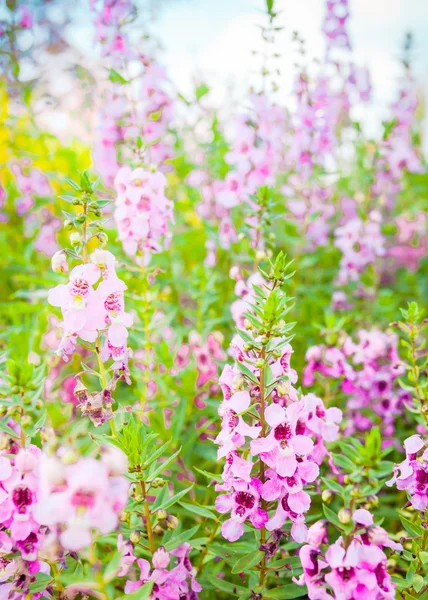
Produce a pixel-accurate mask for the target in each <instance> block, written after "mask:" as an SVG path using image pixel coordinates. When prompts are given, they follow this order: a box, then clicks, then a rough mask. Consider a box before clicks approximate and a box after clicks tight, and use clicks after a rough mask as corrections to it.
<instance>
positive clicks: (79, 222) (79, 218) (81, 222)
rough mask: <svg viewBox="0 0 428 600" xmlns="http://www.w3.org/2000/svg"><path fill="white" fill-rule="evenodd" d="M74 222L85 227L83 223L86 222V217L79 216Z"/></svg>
mask: <svg viewBox="0 0 428 600" xmlns="http://www.w3.org/2000/svg"><path fill="white" fill-rule="evenodd" d="M74 221H75V222H76V223H78V224H79V225H83V223H84V222H85V221H86V215H78V216H77V217H76V218H75V219H74Z"/></svg>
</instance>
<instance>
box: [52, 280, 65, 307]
mask: <svg viewBox="0 0 428 600" xmlns="http://www.w3.org/2000/svg"><path fill="white" fill-rule="evenodd" d="M69 297H70V296H69V293H68V286H67V285H64V284H63V283H61V284H60V285H57V286H56V287H54V288H52V289H51V290H49V293H48V302H49V304H50V305H51V306H64V305H65V304H67V302H68V299H69Z"/></svg>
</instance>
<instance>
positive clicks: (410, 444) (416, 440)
mask: <svg viewBox="0 0 428 600" xmlns="http://www.w3.org/2000/svg"><path fill="white" fill-rule="evenodd" d="M424 445H425V444H424V443H423V441H422V438H421V436H420V435H412V436H410V437H409V438H407V440H406V441H405V442H404V448H405V449H406V453H407V454H416V453H417V452H419V450H420V449H421V448H423V447H424Z"/></svg>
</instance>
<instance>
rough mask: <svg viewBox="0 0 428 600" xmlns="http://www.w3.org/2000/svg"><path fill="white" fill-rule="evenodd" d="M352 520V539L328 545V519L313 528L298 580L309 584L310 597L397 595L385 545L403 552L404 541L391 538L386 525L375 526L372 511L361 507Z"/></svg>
mask: <svg viewBox="0 0 428 600" xmlns="http://www.w3.org/2000/svg"><path fill="white" fill-rule="evenodd" d="M352 519H353V522H354V530H353V532H352V533H351V534H350V536H349V538H347V539H346V540H344V539H343V537H342V536H340V537H339V538H338V539H337V540H336V541H335V543H334V544H331V545H328V533H327V522H326V521H318V522H317V523H314V525H312V526H311V527H310V528H309V531H308V538H307V542H308V543H307V545H305V546H303V547H302V548H301V549H300V552H299V557H300V562H301V564H302V567H303V574H302V575H301V576H300V578H299V579H298V580H296V579H295V581H296V583H298V584H299V585H306V586H307V588H308V596H309V598H310V600H328V599H329V598H340V599H341V600H353V599H354V598H364V597H367V598H373V600H381V599H382V598H388V599H392V598H395V586H394V584H393V583H392V580H391V576H390V575H389V573H388V571H387V568H386V567H387V557H386V555H385V553H384V551H383V548H384V547H387V548H392V549H394V550H399V551H400V550H402V546H401V544H397V543H395V542H393V541H392V540H390V539H389V537H388V534H387V532H386V531H385V530H384V529H383V528H382V527H379V526H377V525H374V523H373V517H372V515H371V514H370V513H369V511H367V510H365V509H358V510H356V511H355V512H354V513H353V515H352ZM356 531H358V533H356ZM325 545H327V546H325Z"/></svg>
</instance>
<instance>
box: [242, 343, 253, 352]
mask: <svg viewBox="0 0 428 600" xmlns="http://www.w3.org/2000/svg"><path fill="white" fill-rule="evenodd" d="M252 349H253V345H252V344H248V343H247V344H244V352H251V350H252Z"/></svg>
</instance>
